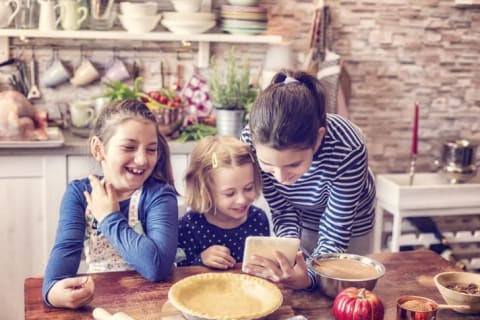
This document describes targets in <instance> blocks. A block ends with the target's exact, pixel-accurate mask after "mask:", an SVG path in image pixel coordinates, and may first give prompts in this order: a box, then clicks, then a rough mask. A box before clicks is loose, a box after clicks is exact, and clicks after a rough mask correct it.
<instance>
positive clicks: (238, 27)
mask: <svg viewBox="0 0 480 320" xmlns="http://www.w3.org/2000/svg"><path fill="white" fill-rule="evenodd" d="M220 16H221V18H222V30H223V31H227V32H229V33H231V34H259V33H262V32H264V31H265V30H267V21H268V16H267V9H265V8H262V7H256V6H255V7H247V6H226V5H224V6H222V10H221V13H220Z"/></svg>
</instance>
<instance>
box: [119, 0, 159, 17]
mask: <svg viewBox="0 0 480 320" xmlns="http://www.w3.org/2000/svg"><path fill="white" fill-rule="evenodd" d="M157 10H158V3H157V2H153V1H149V2H129V1H125V2H120V13H121V14H122V15H124V16H129V17H145V16H155V15H157Z"/></svg>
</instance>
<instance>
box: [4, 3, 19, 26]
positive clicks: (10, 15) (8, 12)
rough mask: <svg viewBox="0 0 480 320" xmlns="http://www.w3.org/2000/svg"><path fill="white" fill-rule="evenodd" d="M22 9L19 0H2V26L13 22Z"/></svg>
mask: <svg viewBox="0 0 480 320" xmlns="http://www.w3.org/2000/svg"><path fill="white" fill-rule="evenodd" d="M12 4H14V5H15V9H14V10H12V7H11V6H10V5H12ZM19 10H20V1H19V0H0V28H6V27H8V26H9V25H10V23H12V21H13V19H15V17H16V15H17V14H18V12H19Z"/></svg>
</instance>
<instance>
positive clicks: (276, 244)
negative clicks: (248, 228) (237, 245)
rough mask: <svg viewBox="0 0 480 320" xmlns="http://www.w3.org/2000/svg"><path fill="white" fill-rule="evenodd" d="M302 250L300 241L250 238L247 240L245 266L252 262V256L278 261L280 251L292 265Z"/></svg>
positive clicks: (244, 254) (294, 239) (276, 238)
mask: <svg viewBox="0 0 480 320" xmlns="http://www.w3.org/2000/svg"><path fill="white" fill-rule="evenodd" d="M299 248H300V239H297V238H281V237H260V236H250V237H247V239H245V251H244V252H243V264H244V265H245V264H247V263H249V262H250V259H251V257H252V255H257V256H262V257H265V258H268V259H271V260H274V261H275V260H276V258H275V251H280V252H281V253H283V255H284V256H285V257H286V258H287V259H288V261H289V262H290V265H291V266H293V265H294V263H295V256H296V255H297V251H298V249H299Z"/></svg>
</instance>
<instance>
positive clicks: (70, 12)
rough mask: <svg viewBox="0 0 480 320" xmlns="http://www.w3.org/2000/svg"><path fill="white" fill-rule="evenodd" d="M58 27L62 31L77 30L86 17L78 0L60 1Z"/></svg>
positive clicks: (86, 11)
mask: <svg viewBox="0 0 480 320" xmlns="http://www.w3.org/2000/svg"><path fill="white" fill-rule="evenodd" d="M59 5H60V25H61V26H62V28H63V30H78V29H80V26H81V25H82V22H83V21H85V19H86V18H87V15H88V9H87V7H82V6H81V3H80V0H60V1H59Z"/></svg>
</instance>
